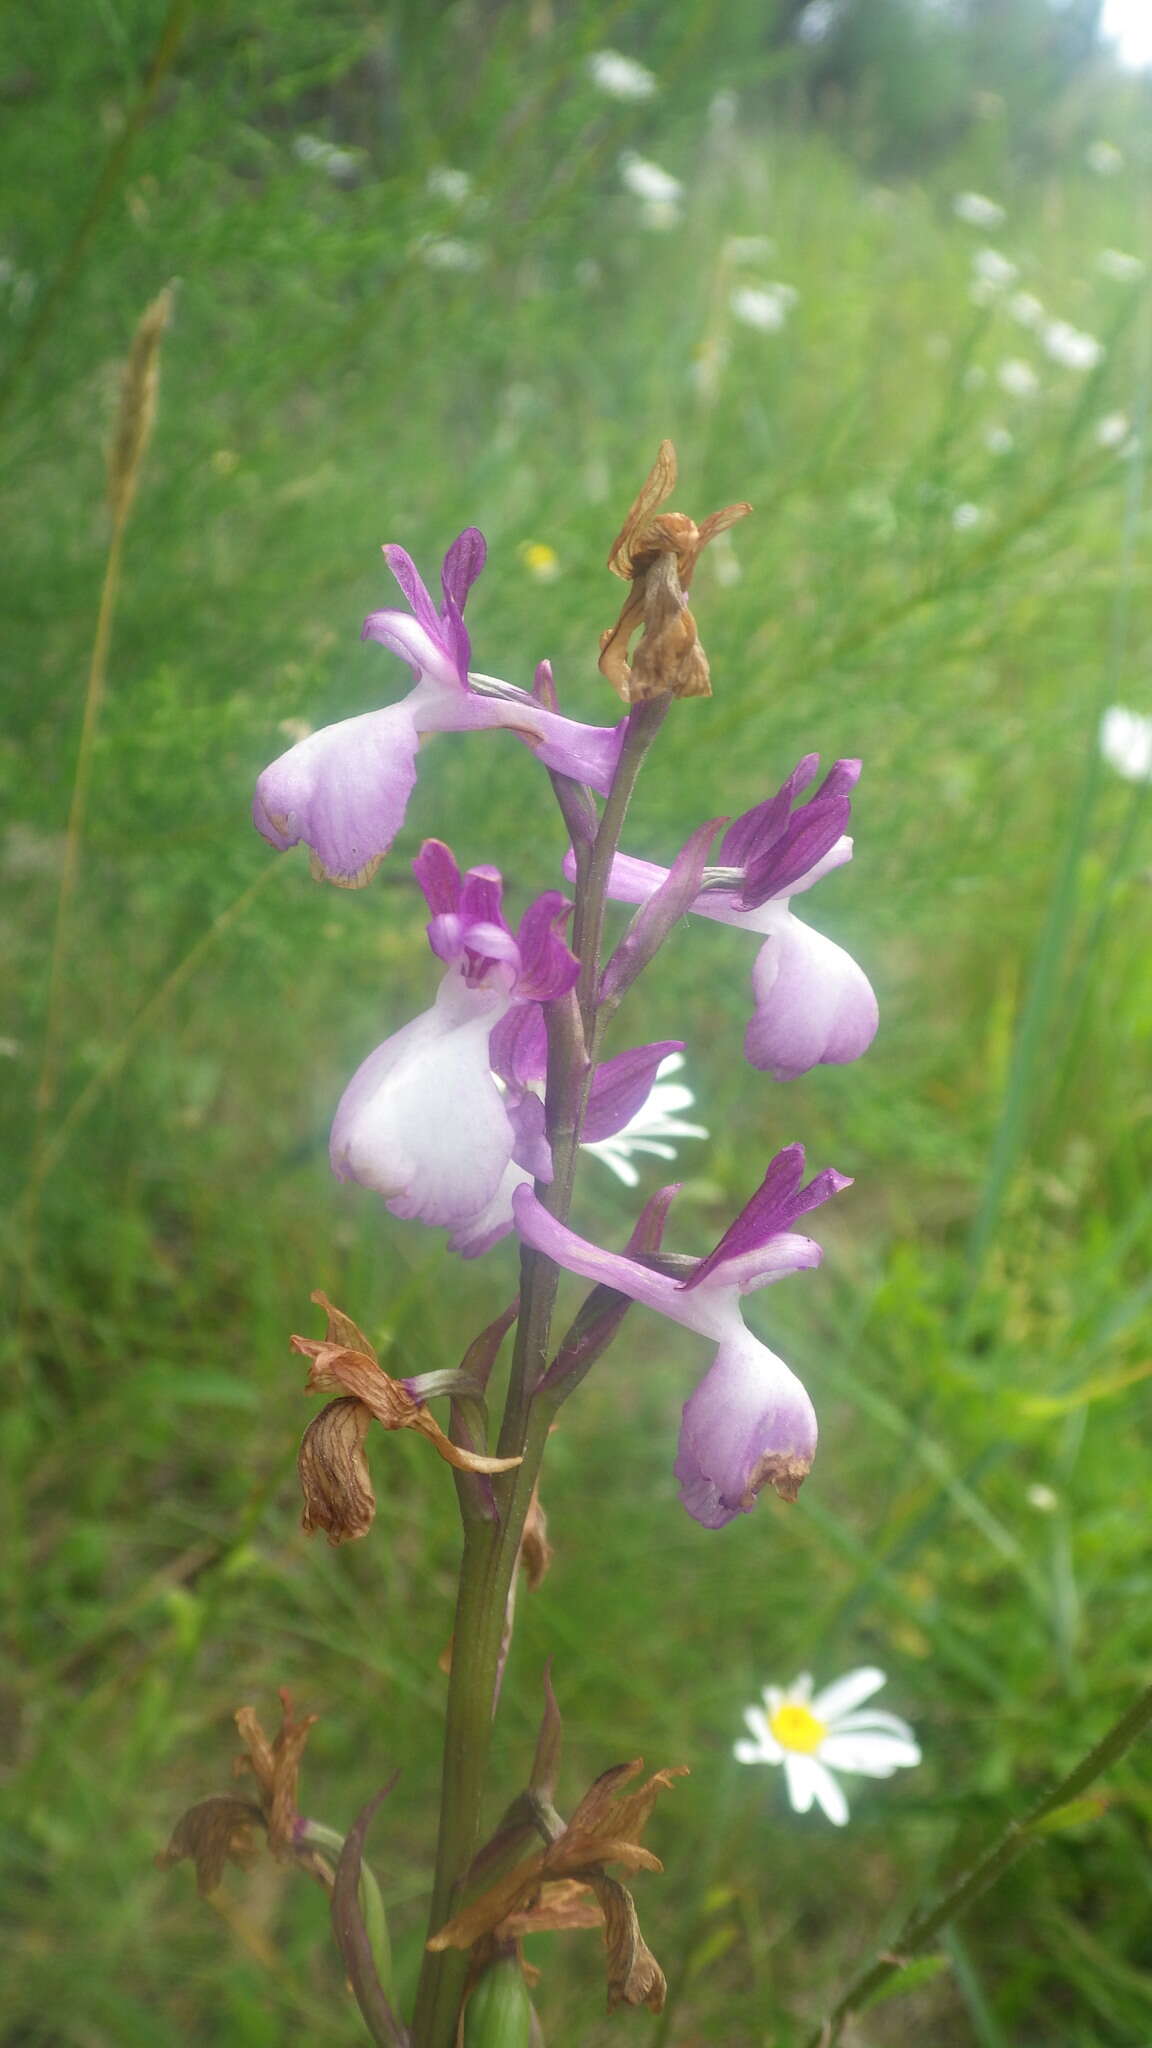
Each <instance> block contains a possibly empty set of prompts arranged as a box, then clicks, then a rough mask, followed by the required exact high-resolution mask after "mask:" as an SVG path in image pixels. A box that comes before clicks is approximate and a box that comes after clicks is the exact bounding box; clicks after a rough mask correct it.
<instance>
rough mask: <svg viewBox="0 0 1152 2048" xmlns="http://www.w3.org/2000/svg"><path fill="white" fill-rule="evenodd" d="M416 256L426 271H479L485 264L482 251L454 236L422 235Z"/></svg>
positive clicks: (473, 243) (472, 243) (417, 245)
mask: <svg viewBox="0 0 1152 2048" xmlns="http://www.w3.org/2000/svg"><path fill="white" fill-rule="evenodd" d="M416 254H417V256H418V257H419V259H420V261H421V263H423V264H424V266H425V268H426V269H428V270H460V271H469V270H481V269H482V268H483V266H484V262H485V254H484V251H483V249H480V248H478V247H477V245H476V243H475V242H462V241H460V239H459V237H458V236H456V235H422V236H421V238H420V240H419V241H418V242H417V244H416Z"/></svg>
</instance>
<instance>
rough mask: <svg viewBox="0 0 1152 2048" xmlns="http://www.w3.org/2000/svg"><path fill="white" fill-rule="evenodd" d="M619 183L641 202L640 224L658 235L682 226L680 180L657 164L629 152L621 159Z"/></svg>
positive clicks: (681, 189) (630, 150) (682, 191)
mask: <svg viewBox="0 0 1152 2048" xmlns="http://www.w3.org/2000/svg"><path fill="white" fill-rule="evenodd" d="M619 165H620V182H621V184H622V185H623V186H624V189H625V191H627V192H631V193H632V195H633V197H634V198H636V199H638V200H639V201H640V224H641V226H642V227H646V228H653V229H655V230H656V231H657V232H658V233H667V231H668V229H669V228H675V227H679V225H680V220H681V214H682V208H681V203H680V202H681V200H682V199H683V197H684V187H683V185H682V184H681V183H680V180H679V178H674V177H673V176H672V173H671V172H670V171H665V170H663V169H662V168H661V166H660V165H659V164H654V163H653V162H652V160H651V158H650V157H646V156H637V154H636V151H635V150H634V149H626V150H625V151H624V153H623V155H622V156H621V157H620V160H619Z"/></svg>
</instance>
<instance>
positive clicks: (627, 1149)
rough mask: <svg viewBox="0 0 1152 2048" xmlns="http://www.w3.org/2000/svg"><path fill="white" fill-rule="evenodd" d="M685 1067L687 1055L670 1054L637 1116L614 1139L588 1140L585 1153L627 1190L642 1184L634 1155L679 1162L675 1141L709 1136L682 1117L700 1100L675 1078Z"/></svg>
mask: <svg viewBox="0 0 1152 2048" xmlns="http://www.w3.org/2000/svg"><path fill="white" fill-rule="evenodd" d="M683 1065H684V1055H683V1053H680V1052H670V1053H669V1054H668V1056H667V1058H666V1059H662V1060H661V1062H660V1065H659V1066H658V1067H657V1069H656V1081H655V1085H654V1087H653V1088H652V1091H651V1093H650V1095H649V1096H648V1097H647V1099H646V1100H645V1101H644V1102H643V1103H642V1104H641V1106H640V1108H639V1109H638V1110H637V1111H636V1114H635V1115H634V1116H632V1117H629V1119H628V1122H627V1123H626V1124H622V1125H621V1127H620V1129H619V1130H618V1131H617V1132H616V1133H615V1134H614V1135H613V1136H611V1137H607V1138H595V1139H588V1138H585V1140H584V1146H583V1149H584V1151H585V1152H588V1153H590V1154H591V1156H592V1158H593V1159H598V1160H599V1161H600V1163H601V1165H602V1166H606V1167H607V1168H608V1170H609V1172H610V1173H614V1174H615V1175H616V1178H617V1180H622V1181H623V1183H624V1185H625V1187H626V1188H634V1187H636V1186H637V1185H638V1183H639V1180H640V1175H639V1174H638V1173H637V1171H636V1168H635V1167H634V1166H633V1164H632V1158H633V1154H634V1153H638V1152H640V1153H646V1154H648V1155H649V1156H650V1157H651V1158H653V1159H675V1157H676V1144H675V1143H674V1142H672V1141H674V1140H679V1139H681V1138H706V1137H707V1136H708V1132H707V1131H706V1130H705V1128H704V1126H703V1124H686V1123H685V1122H684V1120H683V1118H682V1116H681V1114H680V1112H681V1110H684V1109H691V1107H692V1104H693V1103H694V1102H695V1100H696V1097H695V1096H694V1095H693V1093H692V1090H691V1089H690V1088H685V1086H684V1084H683V1082H682V1081H673V1080H672V1078H671V1076H672V1075H673V1074H678V1073H679V1072H680V1070H681V1068H682V1067H683Z"/></svg>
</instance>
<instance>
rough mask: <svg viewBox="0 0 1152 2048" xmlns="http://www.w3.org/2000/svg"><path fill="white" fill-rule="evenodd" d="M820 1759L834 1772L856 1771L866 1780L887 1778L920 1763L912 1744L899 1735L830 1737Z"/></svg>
mask: <svg viewBox="0 0 1152 2048" xmlns="http://www.w3.org/2000/svg"><path fill="white" fill-rule="evenodd" d="M820 1757H821V1761H822V1762H823V1763H826V1764H827V1765H828V1766H829V1768H830V1769H831V1770H833V1771H859V1772H860V1774H861V1776H862V1777H865V1778H890V1777H891V1775H892V1773H893V1771H899V1770H901V1769H904V1768H908V1767H910V1766H911V1765H913V1764H918V1763H919V1761H920V1751H919V1750H918V1749H917V1747H916V1744H915V1743H914V1742H906V1741H905V1740H904V1739H903V1737H901V1736H899V1735H867V1734H860V1735H829V1737H828V1739H827V1741H825V1742H822V1743H821V1745H820Z"/></svg>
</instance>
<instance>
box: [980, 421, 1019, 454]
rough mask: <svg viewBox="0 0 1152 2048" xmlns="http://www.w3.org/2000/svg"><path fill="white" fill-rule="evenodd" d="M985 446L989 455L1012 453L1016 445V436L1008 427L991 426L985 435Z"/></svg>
mask: <svg viewBox="0 0 1152 2048" xmlns="http://www.w3.org/2000/svg"><path fill="white" fill-rule="evenodd" d="M984 446H985V447H986V449H987V450H988V453H989V455H1011V453H1012V450H1013V449H1014V447H1015V446H1016V437H1015V435H1014V434H1010V433H1009V431H1008V429H1007V427H989V428H988V430H987V432H986V434H985V436H984Z"/></svg>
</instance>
